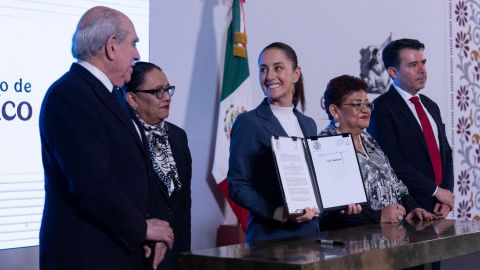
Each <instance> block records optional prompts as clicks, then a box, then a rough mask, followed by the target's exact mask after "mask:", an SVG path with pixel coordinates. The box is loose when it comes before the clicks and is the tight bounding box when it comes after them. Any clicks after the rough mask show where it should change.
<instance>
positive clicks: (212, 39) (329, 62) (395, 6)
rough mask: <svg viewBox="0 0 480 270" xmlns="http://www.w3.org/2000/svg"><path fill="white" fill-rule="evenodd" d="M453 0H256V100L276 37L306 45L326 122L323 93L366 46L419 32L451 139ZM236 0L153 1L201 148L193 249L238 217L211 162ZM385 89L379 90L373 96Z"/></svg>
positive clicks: (319, 115)
mask: <svg viewBox="0 0 480 270" xmlns="http://www.w3.org/2000/svg"><path fill="white" fill-rule="evenodd" d="M449 4H450V2H449V1H447V0H442V1H438V0H424V1H417V0H403V1H393V0H369V1H358V0H337V1H314V0H303V1H291V0H257V1H254V0H247V2H246V4H245V10H246V24H247V34H248V44H247V47H248V59H249V64H250V73H251V77H252V80H253V81H252V83H251V85H252V91H253V92H254V93H256V94H257V95H256V98H257V101H256V102H258V103H259V102H260V100H261V98H262V93H261V92H260V87H259V85H258V82H257V79H256V78H257V74H258V67H257V57H258V53H259V52H260V51H261V50H262V49H263V48H264V47H265V46H266V45H268V44H270V43H271V42H274V41H283V42H286V43H288V44H289V45H291V46H292V47H293V48H294V49H295V50H296V52H297V54H298V58H299V64H300V66H301V68H302V71H303V74H304V77H305V87H306V97H307V110H306V112H305V113H306V114H307V115H309V116H311V117H313V118H314V119H315V120H316V122H317V126H318V128H319V129H322V128H323V127H324V126H325V125H326V114H325V112H324V111H323V110H322V109H321V107H320V99H321V97H322V95H323V91H324V89H325V86H326V84H327V82H328V81H329V80H330V79H331V78H333V77H334V76H338V75H341V74H352V75H356V76H359V74H360V62H359V61H360V58H361V57H360V53H359V52H360V50H361V49H362V48H366V47H368V46H369V45H374V46H380V45H381V44H382V42H384V41H385V40H386V39H387V38H388V37H389V36H390V35H391V36H392V39H398V38H403V37H409V38H416V39H419V40H421V41H422V42H424V43H425V45H426V50H425V55H426V57H427V59H428V60H427V61H428V68H429V79H428V83H427V87H426V89H425V90H423V93H424V94H426V95H428V96H430V97H431V98H432V99H433V100H435V101H436V102H437V103H438V104H439V106H440V107H441V108H442V116H443V119H444V121H445V123H446V126H447V133H448V134H449V136H450V139H451V135H452V132H451V130H452V129H451V127H452V117H451V110H450V108H451V91H450V81H449V79H450V76H449V72H450V66H449V64H450V62H449V27H448V26H449V13H448V12H449ZM230 6H231V1H230V0H188V1H186V0H161V1H151V25H150V29H151V32H150V37H151V44H150V45H151V46H150V59H151V60H152V61H153V62H155V63H157V64H159V65H160V66H161V67H163V68H164V70H165V72H166V74H167V76H168V78H169V80H170V82H171V83H172V84H175V85H176V86H177V89H178V91H177V92H176V93H175V97H174V98H173V104H172V106H171V112H170V116H169V121H171V122H173V123H176V124H177V125H179V126H181V127H183V128H185V129H186V131H187V134H188V138H189V143H190V149H191V151H192V156H193V179H192V199H193V206H192V248H193V249H199V248H208V247H213V246H214V244H215V235H216V229H217V227H218V226H219V225H220V224H223V223H231V222H234V221H235V219H234V218H233V217H232V216H231V214H230V212H229V211H228V207H225V204H224V202H223V200H222V197H221V195H220V194H219V192H218V190H217V188H216V186H215V181H214V180H213V178H212V176H211V174H210V170H211V166H212V156H213V151H214V149H213V145H214V141H215V138H214V136H215V128H216V119H217V118H216V117H217V104H218V102H219V98H218V93H219V92H220V90H219V89H220V87H221V81H220V78H222V72H223V59H224V46H225V45H224V44H225V33H226V31H227V28H228V24H229V18H230V17H229V8H230ZM371 98H375V95H371Z"/></svg>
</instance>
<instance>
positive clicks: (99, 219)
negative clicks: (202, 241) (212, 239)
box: [40, 64, 150, 270]
mask: <svg viewBox="0 0 480 270" xmlns="http://www.w3.org/2000/svg"><path fill="white" fill-rule="evenodd" d="M40 136H41V143H42V158H43V166H44V171H45V206H44V212H43V219H42V225H41V228H40V269H43V270H55V269H59V270H64V269H70V270H72V269H88V270H95V269H99V270H100V269H101V270H105V269H115V270H119V269H132V270H137V269H140V268H142V267H143V261H144V260H143V250H142V244H143V242H144V240H145V236H146V228H147V226H146V222H145V217H146V216H147V215H148V207H149V197H148V195H149V193H150V191H149V182H148V164H149V162H148V161H149V160H148V155H147V153H146V152H145V150H144V147H143V144H142V142H141V140H140V137H139V135H138V132H137V131H136V130H135V128H134V125H133V122H132V120H131V119H130V118H129V116H128V114H127V113H126V112H125V111H124V110H123V109H122V108H121V106H120V104H119V103H118V102H117V101H116V100H115V98H114V97H113V95H112V94H111V93H110V91H109V90H107V89H106V88H105V86H104V85H103V84H102V83H101V82H100V81H99V80H98V79H96V78H95V77H94V76H93V75H92V74H91V73H90V72H89V71H87V70H86V69H85V68H83V67H82V66H80V65H78V64H73V65H72V66H71V68H70V71H69V72H67V73H66V74H65V75H63V76H62V77H61V78H60V79H59V80H57V81H56V82H55V83H54V84H53V85H52V86H51V87H50V89H49V90H48V92H47V93H46V95H45V98H44V100H43V104H42V109H41V113H40Z"/></svg>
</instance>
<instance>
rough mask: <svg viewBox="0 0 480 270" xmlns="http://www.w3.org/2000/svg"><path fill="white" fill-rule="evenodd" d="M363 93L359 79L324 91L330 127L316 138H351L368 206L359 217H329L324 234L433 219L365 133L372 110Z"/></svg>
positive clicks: (341, 80) (344, 79) (336, 82)
mask: <svg viewBox="0 0 480 270" xmlns="http://www.w3.org/2000/svg"><path fill="white" fill-rule="evenodd" d="M366 89H367V84H366V83H365V82H364V81H363V80H362V79H360V78H357V77H354V76H349V75H342V76H339V77H336V78H333V79H332V80H330V82H329V83H328V85H327V89H326V90H325V94H324V107H325V111H326V112H327V115H328V118H329V119H330V124H329V125H328V126H327V128H325V129H324V130H323V131H322V132H321V133H320V134H319V135H321V136H322V135H335V134H341V133H351V134H352V137H353V142H354V145H355V150H356V152H357V157H358V161H359V164H360V169H361V172H362V178H363V183H364V186H365V190H366V192H367V197H368V200H369V204H370V205H368V206H366V207H364V208H363V211H362V212H361V213H359V214H353V215H344V214H342V213H329V214H328V215H326V216H325V218H324V219H323V220H322V221H323V222H322V223H321V229H324V230H329V229H334V228H342V227H350V226H356V225H364V224H372V223H379V222H399V221H401V220H402V219H404V218H405V219H412V218H418V219H420V220H432V219H433V218H434V216H433V214H431V213H429V212H428V211H426V210H425V209H423V208H420V206H419V204H418V203H417V202H416V201H415V200H414V199H413V198H412V197H411V196H410V195H409V194H408V190H407V187H406V186H405V185H404V184H403V183H402V182H401V181H400V180H399V179H398V178H397V177H396V176H395V173H394V172H393V169H392V167H391V166H390V163H389V162H388V159H387V157H386V156H385V154H384V153H383V151H382V150H381V149H380V146H379V145H378V144H377V142H376V141H375V140H374V139H373V138H372V136H370V134H368V133H367V132H366V130H365V129H366V128H367V127H368V125H369V122H370V115H371V112H372V110H373V103H370V101H369V100H368V96H367V91H366Z"/></svg>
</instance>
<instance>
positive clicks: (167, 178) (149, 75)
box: [126, 62, 192, 269]
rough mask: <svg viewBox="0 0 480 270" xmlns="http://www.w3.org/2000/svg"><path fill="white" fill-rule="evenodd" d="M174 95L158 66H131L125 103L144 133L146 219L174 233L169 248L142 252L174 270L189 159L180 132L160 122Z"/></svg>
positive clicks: (186, 242)
mask: <svg viewBox="0 0 480 270" xmlns="http://www.w3.org/2000/svg"><path fill="white" fill-rule="evenodd" d="M174 93H175V86H173V85H170V83H169V82H168V79H167V77H166V75H165V73H164V72H163V71H162V69H161V68H160V67H158V66H156V65H155V64H152V63H147V62H137V63H136V64H135V66H134V67H133V73H132V78H131V80H130V82H129V83H128V84H127V86H126V100H127V102H128V104H129V105H130V107H131V108H132V111H133V114H134V120H135V122H136V123H137V126H139V129H141V132H143V133H144V135H145V136H142V138H143V142H144V145H145V146H146V148H147V149H148V150H147V152H148V154H149V156H150V161H151V168H150V169H151V171H152V176H153V177H152V179H151V189H150V190H151V194H149V195H150V215H151V217H154V218H159V219H161V220H165V221H168V222H169V223H170V226H171V227H172V229H173V234H174V244H173V249H172V250H168V251H167V247H166V246H165V245H164V244H162V243H157V245H156V246H155V247H154V248H153V250H148V249H147V250H146V254H149V253H150V252H157V253H158V254H164V255H165V258H164V259H163V261H162V262H161V264H160V266H159V268H157V269H179V264H178V255H179V253H180V252H186V251H189V250H190V217H191V216H190V209H191V194H190V182H191V175H192V159H191V156H190V150H189V148H188V142H187V135H186V134H185V131H184V130H183V129H181V128H180V127H178V126H176V125H174V124H172V123H169V122H167V121H166V120H165V119H166V118H167V117H168V114H169V111H170V102H171V100H172V96H173V94H174ZM165 252H166V253H165Z"/></svg>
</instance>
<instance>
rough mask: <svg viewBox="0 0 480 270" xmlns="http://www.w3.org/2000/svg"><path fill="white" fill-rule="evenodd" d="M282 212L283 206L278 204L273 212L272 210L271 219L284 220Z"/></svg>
mask: <svg viewBox="0 0 480 270" xmlns="http://www.w3.org/2000/svg"><path fill="white" fill-rule="evenodd" d="M283 212H284V207H283V206H279V207H277V208H276V209H275V212H273V219H275V220H277V221H280V222H286V221H287V219H286V218H285V217H284V216H283Z"/></svg>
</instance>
